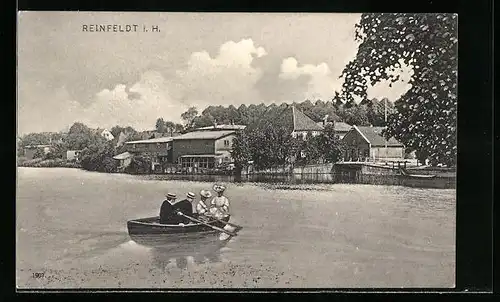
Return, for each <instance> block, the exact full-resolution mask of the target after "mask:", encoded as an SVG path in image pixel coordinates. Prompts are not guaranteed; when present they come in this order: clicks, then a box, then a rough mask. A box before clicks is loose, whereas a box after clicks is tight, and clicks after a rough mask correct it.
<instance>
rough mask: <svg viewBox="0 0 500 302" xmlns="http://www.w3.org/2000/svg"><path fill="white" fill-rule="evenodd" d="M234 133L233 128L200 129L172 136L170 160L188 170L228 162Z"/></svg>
mask: <svg viewBox="0 0 500 302" xmlns="http://www.w3.org/2000/svg"><path fill="white" fill-rule="evenodd" d="M235 134H236V131H235V130H218V131H203V130H202V131H192V132H188V133H186V134H183V135H179V136H176V137H173V145H172V160H173V162H175V163H178V164H180V165H181V166H182V168H187V169H189V170H190V169H193V168H194V169H196V168H202V169H203V168H205V169H207V168H208V169H211V168H215V167H218V166H221V165H224V164H229V163H231V162H232V158H231V153H230V151H231V148H232V145H233V139H234V136H235Z"/></svg>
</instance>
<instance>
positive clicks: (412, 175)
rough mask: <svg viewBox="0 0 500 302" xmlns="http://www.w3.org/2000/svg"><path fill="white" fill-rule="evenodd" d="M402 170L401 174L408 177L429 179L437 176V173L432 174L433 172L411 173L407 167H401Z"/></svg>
mask: <svg viewBox="0 0 500 302" xmlns="http://www.w3.org/2000/svg"><path fill="white" fill-rule="evenodd" d="M400 171H401V174H402V175H404V176H406V177H408V178H422V179H429V178H435V177H436V175H432V174H410V173H408V171H406V170H405V169H402V168H401V169H400Z"/></svg>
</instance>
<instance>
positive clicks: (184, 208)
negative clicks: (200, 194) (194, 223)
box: [174, 192, 196, 224]
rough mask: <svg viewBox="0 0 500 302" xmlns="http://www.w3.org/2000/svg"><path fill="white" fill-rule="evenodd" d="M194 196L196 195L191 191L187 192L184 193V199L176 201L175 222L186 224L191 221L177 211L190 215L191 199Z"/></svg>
mask: <svg viewBox="0 0 500 302" xmlns="http://www.w3.org/2000/svg"><path fill="white" fill-rule="evenodd" d="M195 197H196V195H195V194H194V193H193V192H189V193H187V194H186V199H183V200H181V201H179V202H178V203H176V204H174V208H175V211H176V214H177V215H178V222H177V223H182V224H188V223H190V222H191V220H190V219H189V218H187V217H184V216H182V215H181V214H179V213H182V214H184V215H187V216H189V217H192V216H193V200H194V198H195Z"/></svg>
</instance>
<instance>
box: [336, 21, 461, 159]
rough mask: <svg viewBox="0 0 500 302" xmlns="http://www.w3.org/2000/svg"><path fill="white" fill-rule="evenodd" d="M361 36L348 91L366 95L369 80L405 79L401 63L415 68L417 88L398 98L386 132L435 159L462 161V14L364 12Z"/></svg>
mask: <svg viewBox="0 0 500 302" xmlns="http://www.w3.org/2000/svg"><path fill="white" fill-rule="evenodd" d="M356 38H357V40H358V41H360V42H361V44H360V45H359V48H358V51H357V54H356V57H355V59H354V60H353V61H351V62H349V63H348V64H347V66H346V67H345V69H344V70H343V73H342V76H343V77H344V79H345V81H344V84H343V92H342V94H343V96H344V97H345V98H346V99H349V100H350V99H352V98H353V95H357V96H359V97H361V98H362V99H364V98H366V89H367V86H368V83H369V84H370V85H373V84H375V83H377V82H379V81H382V80H389V81H391V82H396V81H398V80H399V74H398V73H397V72H396V71H397V69H398V68H400V67H401V66H402V64H405V65H407V66H410V67H411V68H412V70H413V75H412V77H411V79H410V81H409V84H411V88H410V89H409V90H408V91H407V92H406V93H405V94H403V95H402V96H401V98H400V99H399V100H397V101H396V103H395V108H396V111H397V112H395V113H393V114H391V115H390V116H389V117H388V125H387V126H388V128H387V131H386V132H385V134H384V135H385V136H386V137H390V136H394V137H395V138H396V139H398V140H399V141H401V142H402V143H404V144H405V146H406V147H407V148H408V149H409V150H416V151H418V152H419V154H420V155H421V156H427V158H428V159H430V160H431V161H432V162H434V163H438V162H440V163H444V164H448V165H453V164H455V163H456V153H457V142H456V117H457V42H458V38H457V15H456V14H444V13H439V14H406V13H404V14H393V13H387V14H385V13H384V14H371V13H369V14H363V15H362V16H361V20H360V22H359V23H358V24H357V25H356Z"/></svg>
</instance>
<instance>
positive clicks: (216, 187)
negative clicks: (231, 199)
mask: <svg viewBox="0 0 500 302" xmlns="http://www.w3.org/2000/svg"><path fill="white" fill-rule="evenodd" d="M213 189H214V191H215V192H224V190H226V187H224V186H223V185H217V184H216V185H214V187H213Z"/></svg>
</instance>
